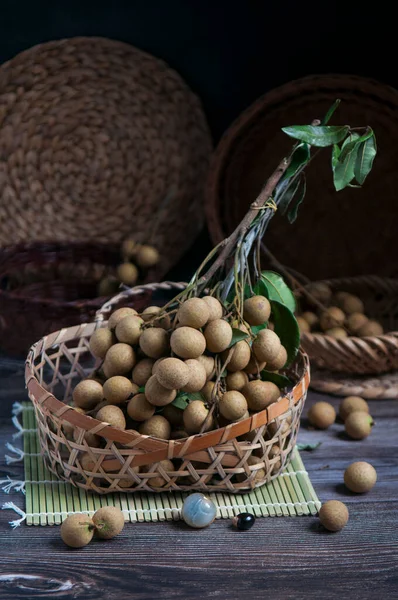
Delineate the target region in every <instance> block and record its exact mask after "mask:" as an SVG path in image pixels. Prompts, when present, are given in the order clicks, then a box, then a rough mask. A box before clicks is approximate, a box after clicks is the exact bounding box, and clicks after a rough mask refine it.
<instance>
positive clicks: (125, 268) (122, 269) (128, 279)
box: [116, 262, 138, 286]
mask: <svg viewBox="0 0 398 600" xmlns="http://www.w3.org/2000/svg"><path fill="white" fill-rule="evenodd" d="M116 274H117V276H118V278H119V279H120V281H121V282H122V283H124V285H129V286H132V285H134V284H135V283H137V279H138V269H137V267H136V266H135V265H133V263H131V262H125V263H122V264H121V265H119V266H118V267H117V269H116Z"/></svg>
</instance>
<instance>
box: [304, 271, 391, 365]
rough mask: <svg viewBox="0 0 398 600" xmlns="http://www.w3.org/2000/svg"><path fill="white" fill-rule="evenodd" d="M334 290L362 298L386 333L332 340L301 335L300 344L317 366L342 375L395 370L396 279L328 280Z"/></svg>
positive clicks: (319, 334) (370, 314) (355, 278)
mask: <svg viewBox="0 0 398 600" xmlns="http://www.w3.org/2000/svg"><path fill="white" fill-rule="evenodd" d="M324 283H326V284H327V285H329V286H330V287H331V289H332V290H333V291H347V292H351V293H353V294H355V295H357V296H359V297H360V298H361V300H362V301H363V302H364V304H365V312H366V314H367V315H368V316H369V317H371V318H374V319H377V320H378V321H380V323H381V324H382V325H383V327H384V331H386V333H385V334H384V335H379V336H373V337H347V338H342V339H335V338H333V337H331V336H328V335H325V334H323V333H302V334H301V345H302V347H303V348H304V350H305V352H307V353H308V355H309V357H310V360H311V362H313V363H314V364H315V365H316V366H317V367H321V368H323V369H328V370H329V371H338V372H341V373H353V374H355V373H356V374H367V375H375V374H378V373H387V372H389V371H393V370H395V369H398V280H396V279H388V278H382V277H377V276H375V275H374V276H371V275H368V276H363V277H347V278H342V279H327V280H324Z"/></svg>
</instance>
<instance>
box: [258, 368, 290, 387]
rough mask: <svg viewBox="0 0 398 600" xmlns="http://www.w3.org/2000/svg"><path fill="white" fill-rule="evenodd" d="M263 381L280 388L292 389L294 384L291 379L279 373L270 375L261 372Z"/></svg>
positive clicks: (266, 372)
mask: <svg viewBox="0 0 398 600" xmlns="http://www.w3.org/2000/svg"><path fill="white" fill-rule="evenodd" d="M261 379H262V380H263V381H272V383H275V385H277V386H278V388H286V387H291V386H292V385H293V384H292V382H291V381H290V379H289V377H286V375H279V373H269V372H268V371H261Z"/></svg>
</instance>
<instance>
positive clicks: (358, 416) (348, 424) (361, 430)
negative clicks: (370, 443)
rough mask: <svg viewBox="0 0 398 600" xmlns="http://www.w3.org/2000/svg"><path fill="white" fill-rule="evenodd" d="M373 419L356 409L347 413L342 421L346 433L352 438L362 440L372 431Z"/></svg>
mask: <svg viewBox="0 0 398 600" xmlns="http://www.w3.org/2000/svg"><path fill="white" fill-rule="evenodd" d="M372 424H373V419H372V417H371V416H370V415H369V414H368V413H367V412H361V411H356V412H353V413H351V414H350V415H348V417H347V418H346V420H345V422H344V427H345V431H346V433H347V435H349V436H350V438H352V439H353V440H363V439H365V438H367V437H368V435H369V434H370V432H371V431H372Z"/></svg>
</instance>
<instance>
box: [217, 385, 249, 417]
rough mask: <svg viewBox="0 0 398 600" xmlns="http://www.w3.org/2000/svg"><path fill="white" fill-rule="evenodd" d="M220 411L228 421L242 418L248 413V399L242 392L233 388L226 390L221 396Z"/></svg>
mask: <svg viewBox="0 0 398 600" xmlns="http://www.w3.org/2000/svg"><path fill="white" fill-rule="evenodd" d="M218 407H219V411H220V413H221V414H222V416H223V417H225V418H226V419H228V421H236V420H238V419H241V418H242V417H243V416H244V415H245V414H246V413H247V408H248V407H247V401H246V398H245V396H244V395H243V394H241V392H238V391H237V390H231V391H230V392H225V394H223V395H222V396H221V398H220V401H219V404H218Z"/></svg>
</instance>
